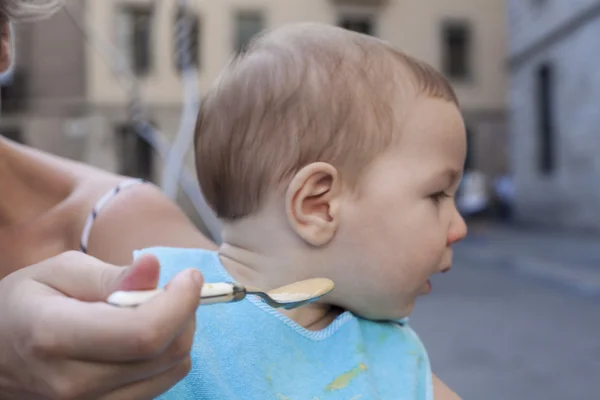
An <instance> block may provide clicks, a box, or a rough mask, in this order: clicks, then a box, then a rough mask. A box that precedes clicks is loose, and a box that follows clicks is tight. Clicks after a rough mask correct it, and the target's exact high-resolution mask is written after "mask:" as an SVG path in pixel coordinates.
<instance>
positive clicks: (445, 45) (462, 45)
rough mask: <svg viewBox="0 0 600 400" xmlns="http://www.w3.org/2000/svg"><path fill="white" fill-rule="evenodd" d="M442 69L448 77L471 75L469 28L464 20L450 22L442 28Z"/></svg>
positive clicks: (456, 77)
mask: <svg viewBox="0 0 600 400" xmlns="http://www.w3.org/2000/svg"><path fill="white" fill-rule="evenodd" d="M442 51H443V55H442V70H443V72H444V74H445V75H446V76H447V77H448V78H450V79H457V80H464V79H468V78H469V77H470V75H471V65H470V62H471V30H470V28H469V25H468V24H467V23H464V22H451V23H446V24H444V26H443V28H442Z"/></svg>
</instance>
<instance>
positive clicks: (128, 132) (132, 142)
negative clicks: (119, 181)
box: [116, 123, 154, 180]
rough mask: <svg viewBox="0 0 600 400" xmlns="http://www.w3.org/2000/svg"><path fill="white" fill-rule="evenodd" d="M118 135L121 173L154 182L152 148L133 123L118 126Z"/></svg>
mask: <svg viewBox="0 0 600 400" xmlns="http://www.w3.org/2000/svg"><path fill="white" fill-rule="evenodd" d="M116 133H117V152H118V156H119V157H118V158H119V173H120V174H122V175H127V176H131V177H135V178H142V179H147V180H152V175H153V171H154V158H153V151H152V147H151V146H150V145H149V144H148V143H147V142H146V141H145V140H144V139H142V138H141V137H140V136H139V135H137V134H136V131H135V127H134V126H133V125H132V124H131V123H126V124H122V125H118V126H117V127H116Z"/></svg>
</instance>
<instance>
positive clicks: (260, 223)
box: [138, 23, 466, 400]
mask: <svg viewBox="0 0 600 400" xmlns="http://www.w3.org/2000/svg"><path fill="white" fill-rule="evenodd" d="M195 150H196V163H197V172H198V179H199V183H200V185H201V187H202V190H203V192H204V195H205V196H206V199H207V201H208V202H209V204H210V205H211V206H212V207H213V209H214V210H215V212H216V213H217V214H218V216H219V218H220V219H221V220H222V222H223V226H224V227H223V232H222V234H223V242H224V243H223V245H222V246H221V247H220V249H219V251H218V252H217V253H213V252H209V251H204V250H198V249H173V248H154V249H146V250H143V251H142V252H150V253H153V254H155V255H156V256H157V257H158V258H159V259H160V261H161V265H162V275H163V276H162V277H161V283H165V282H167V281H168V280H169V279H170V278H171V277H172V276H174V275H175V274H176V273H177V272H178V271H180V270H182V269H183V268H186V267H188V266H190V265H193V266H196V267H198V268H199V269H200V270H201V271H202V272H203V274H204V276H205V280H206V282H222V281H237V282H240V283H242V284H244V285H248V286H254V287H259V288H262V289H264V290H269V289H273V288H276V287H279V286H283V285H286V284H289V283H292V282H294V281H297V280H303V279H310V278H316V277H319V278H320V277H323V278H329V279H331V280H332V281H333V282H334V283H335V289H334V290H333V292H331V293H330V294H329V295H327V296H325V297H324V298H322V299H321V300H320V301H318V302H316V303H314V304H312V305H309V306H306V307H303V308H300V309H296V310H293V311H285V312H280V311H278V310H275V309H273V308H270V307H269V306H268V305H266V304H265V303H263V302H261V301H260V300H258V299H256V298H253V297H251V296H249V297H248V298H247V299H246V300H244V301H242V302H239V303H234V304H219V305H211V306H204V307H199V309H198V314H197V316H198V318H197V330H196V337H195V341H194V347H193V349H192V360H193V368H192V371H191V373H190V374H189V375H188V376H187V377H186V378H185V379H184V380H183V381H181V382H180V383H179V384H178V385H176V386H175V387H174V388H172V389H171V390H170V391H169V392H167V393H165V394H164V395H163V397H162V398H165V399H167V398H168V399H177V400H182V399H215V400H230V399H231V400H234V399H241V400H246V399H250V400H267V399H280V400H288V399H293V400H314V399H321V400H325V399H343V400H359V399H361V400H370V399H384V400H402V399H407V400H408V399H410V400H415V399H417V400H421V399H433V398H434V392H435V399H436V400H438V399H456V398H458V397H457V396H456V395H455V394H453V393H452V392H451V391H450V390H449V389H448V388H447V387H446V386H445V385H444V384H443V383H441V382H440V381H439V380H438V379H437V378H435V377H433V376H432V373H431V368H430V364H429V360H428V357H427V353H426V351H425V349H424V347H423V345H422V343H421V342H420V340H419V339H418V337H417V335H416V334H415V333H414V332H413V331H412V330H411V328H410V327H409V326H408V324H407V319H406V317H407V316H408V315H409V314H410V313H411V311H412V310H413V307H414V303H415V299H416V298H417V297H418V296H420V295H424V294H427V293H429V291H430V290H431V283H430V282H429V278H430V277H431V276H432V275H433V274H437V273H440V272H446V271H448V270H449V269H450V267H451V264H452V249H451V246H452V244H453V243H455V242H457V241H459V240H461V239H462V238H463V237H464V236H465V235H466V226H465V223H464V221H463V219H462V218H461V217H460V215H459V214H458V212H457V210H456V208H455V204H454V199H453V197H454V194H455V192H456V190H457V187H458V185H459V182H460V179H461V175H462V168H463V164H464V160H465V152H466V135H465V128H464V124H463V120H462V118H461V114H460V111H459V108H458V102H457V99H456V96H455V94H454V92H453V90H452V88H451V86H450V85H449V84H448V82H447V81H446V80H445V79H444V77H443V76H442V75H440V74H439V73H438V72H436V71H435V70H434V69H433V68H432V67H430V66H429V65H427V64H425V63H423V62H420V61H417V60H415V59H413V58H411V57H409V56H408V55H406V54H404V53H402V52H400V51H398V50H396V49H395V48H393V47H392V46H390V45H389V44H387V43H386V42H384V41H381V40H379V39H377V38H373V37H369V36H365V35H361V34H358V33H354V32H350V31H346V30H343V29H341V28H336V27H332V26H327V25H319V24H311V23H310V24H309V23H307V24H295V25H290V26H287V27H284V28H281V29H277V30H274V31H271V32H268V33H266V34H264V35H262V36H260V37H259V38H257V39H256V40H255V41H254V42H253V43H252V44H251V45H250V46H249V47H248V48H247V49H246V50H245V51H244V52H243V53H242V54H239V55H238V56H237V57H236V58H235V59H234V60H233V61H232V62H231V64H230V65H229V66H227V67H226V68H225V70H224V71H223V73H222V74H221V76H220V77H219V79H218V80H217V82H216V84H215V85H214V87H213V88H212V89H211V90H210V91H209V92H208V93H206V94H205V97H204V100H203V102H202V105H201V108H200V113H199V117H198V123H197V132H196V142H195ZM138 254H140V253H138ZM434 389H435V390H434Z"/></svg>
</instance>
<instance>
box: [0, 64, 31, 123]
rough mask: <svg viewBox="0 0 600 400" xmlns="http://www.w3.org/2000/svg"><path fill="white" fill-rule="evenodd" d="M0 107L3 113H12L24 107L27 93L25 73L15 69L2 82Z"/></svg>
mask: <svg viewBox="0 0 600 400" xmlns="http://www.w3.org/2000/svg"><path fill="white" fill-rule="evenodd" d="M1 85H2V86H1V88H0V108H1V110H2V113H4V114H14V113H18V112H20V111H24V110H25V109H26V101H27V93H26V90H27V89H26V86H25V85H26V79H25V74H24V73H23V71H21V70H18V69H17V70H15V71H14V72H13V73H12V74H11V76H9V77H7V78H6V80H5V81H4V82H2V84H1Z"/></svg>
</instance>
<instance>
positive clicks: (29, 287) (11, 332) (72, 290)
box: [0, 252, 202, 400]
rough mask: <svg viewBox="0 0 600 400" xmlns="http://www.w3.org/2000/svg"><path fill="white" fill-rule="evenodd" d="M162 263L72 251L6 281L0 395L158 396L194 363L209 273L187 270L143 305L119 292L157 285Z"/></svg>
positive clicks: (0, 321) (1, 305) (1, 285)
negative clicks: (129, 304)
mask: <svg viewBox="0 0 600 400" xmlns="http://www.w3.org/2000/svg"><path fill="white" fill-rule="evenodd" d="M158 274H159V265H158V261H157V260H156V258H154V257H152V256H146V257H142V258H140V259H139V260H137V261H136V262H135V263H134V264H133V265H132V266H131V267H129V268H119V267H115V266H112V265H109V264H105V263H103V262H101V261H99V260H97V259H95V258H93V257H90V256H87V255H84V254H82V253H78V252H68V253H64V254H61V255H59V256H57V257H54V258H51V259H48V260H46V261H43V262H41V263H39V264H37V265H34V266H31V267H28V268H24V269H21V270H19V271H16V272H14V273H13V274H11V275H9V276H7V277H6V278H4V279H2V280H1V281H0V398H1V399H3V400H9V399H15V400H16V399H19V400H26V399H83V398H85V399H88V398H94V399H102V400H117V399H123V400H132V399H152V398H154V397H156V396H158V395H159V394H161V393H163V392H165V391H167V390H168V389H169V388H171V387H172V386H174V385H175V384H176V383H177V382H179V381H180V380H181V379H182V378H183V377H184V376H185V375H187V373H188V371H189V369H190V363H191V362H190V355H189V353H190V348H191V345H192V341H193V335H194V328H195V312H196V308H197V306H198V304H199V301H200V290H201V286H202V275H201V274H200V273H199V271H197V270H186V271H184V272H182V273H181V274H179V275H178V276H177V277H175V278H174V279H173V281H172V282H171V283H170V284H169V285H168V287H167V290H166V291H165V292H164V293H162V294H161V295H159V296H157V297H155V298H154V299H152V300H151V301H149V302H148V303H146V304H143V305H141V306H139V307H136V308H117V307H114V306H111V305H108V304H106V303H104V300H105V299H106V298H107V297H108V295H109V294H110V293H112V292H113V291H115V290H136V289H139V290H143V289H152V288H155V287H156V284H157V280H158Z"/></svg>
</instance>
